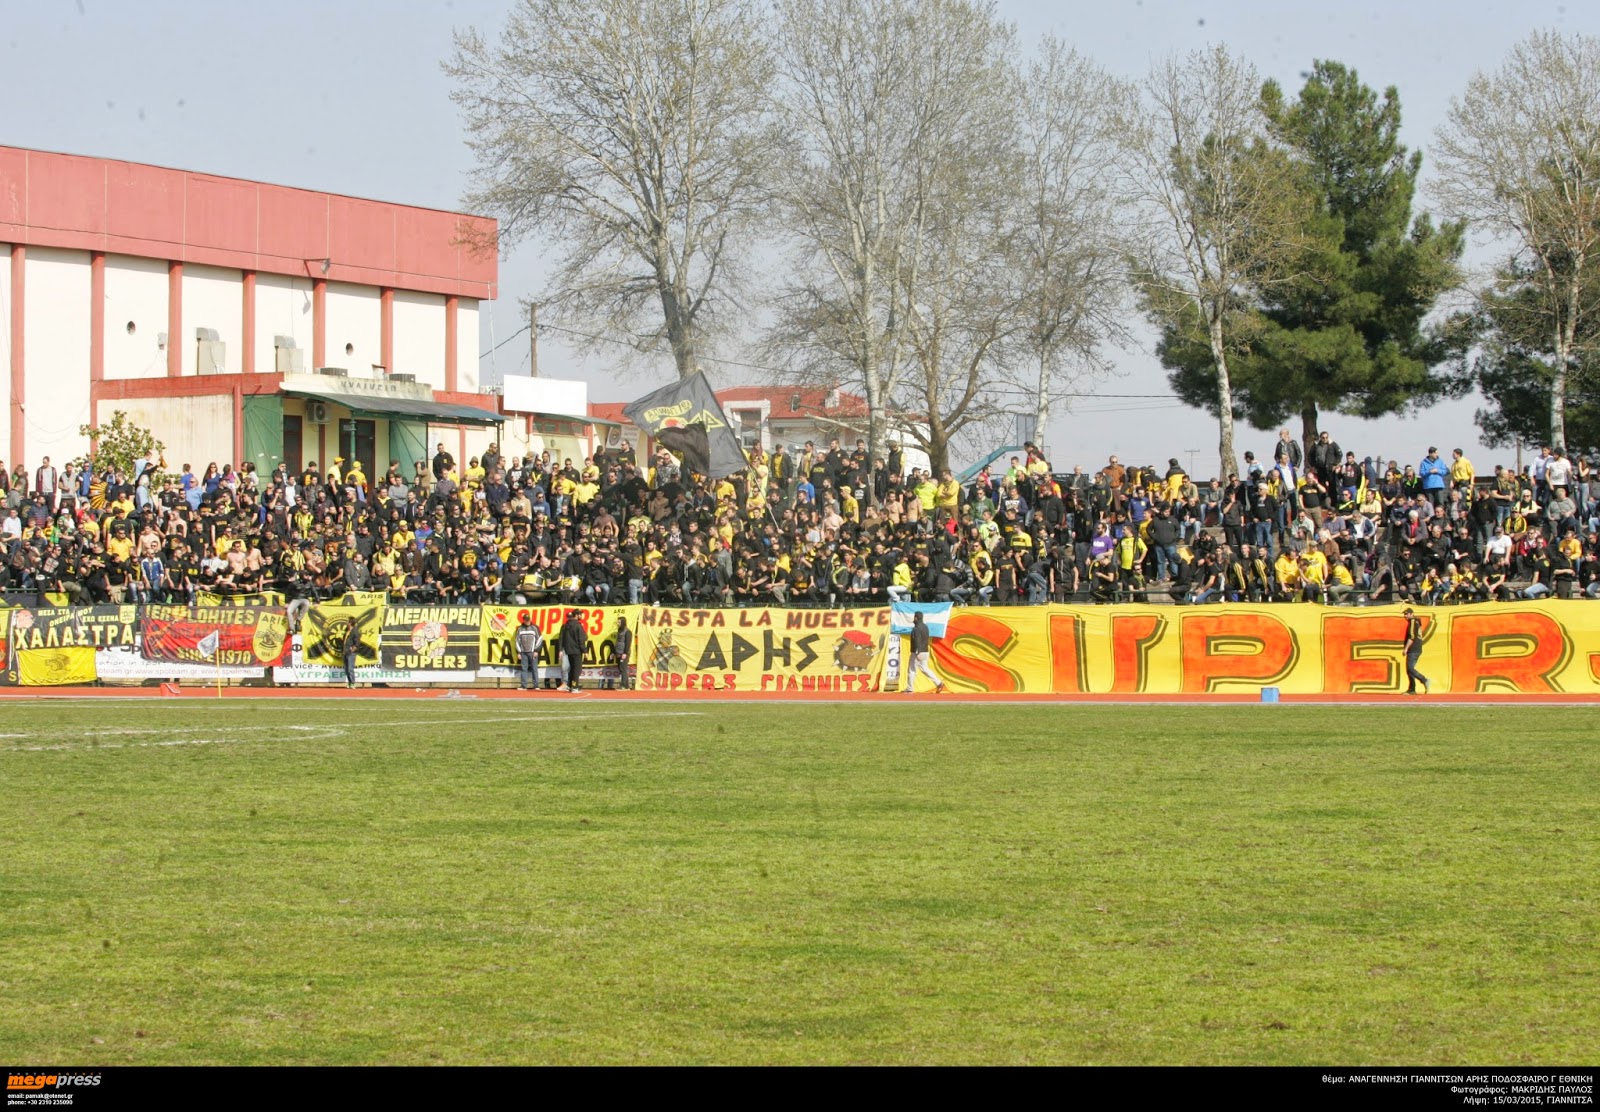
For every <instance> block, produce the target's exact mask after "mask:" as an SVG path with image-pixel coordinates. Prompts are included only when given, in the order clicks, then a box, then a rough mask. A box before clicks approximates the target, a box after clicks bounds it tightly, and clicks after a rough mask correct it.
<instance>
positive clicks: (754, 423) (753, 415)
mask: <svg viewBox="0 0 1600 1112" xmlns="http://www.w3.org/2000/svg"><path fill="white" fill-rule="evenodd" d="M734 416H735V417H736V418H737V419H738V421H739V443H740V444H741V445H742V446H743V447H744V448H745V450H746V451H749V450H750V449H751V448H754V447H755V446H756V445H758V444H760V443H761V411H760V410H759V409H739V410H735V411H734Z"/></svg>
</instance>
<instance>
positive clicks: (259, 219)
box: [0, 147, 502, 476]
mask: <svg viewBox="0 0 1600 1112" xmlns="http://www.w3.org/2000/svg"><path fill="white" fill-rule="evenodd" d="M495 236H496V225H495V222H494V221H493V220H489V219H486V218H483V217H475V216H466V215H462V214H459V213H453V212H442V211H438V210H434V209H423V208H416V207H412V206H407V205H395V204H388V203H385V202H381V201H370V200H362V199H358V198H353V197H343V196H338V195H335V194H328V193H316V192H312V191H309V190H303V189H293V188H289V187H286V186H278V185H267V184H263V183H259V182H251V181H241V180H238V179H233V178H220V177H215V176H212V175H209V174H200V173H194V172H191V171H186V170H171V169H165V168H162V167H156V166H144V165H139V164H135V163H127V162H116V161H111V160H106V159H97V158H84V157H79V156H75V155H64V154H54V153H49V152H43V151H30V150H22V149H19V148H15V147H0V375H4V376H5V382H6V392H7V396H8V397H9V399H10V402H11V408H10V420H9V421H8V422H5V423H0V460H4V462H5V464H6V466H7V467H8V468H9V467H15V466H16V465H17V464H18V463H19V462H20V463H23V464H25V465H27V466H28V468H29V470H30V472H31V471H32V470H33V469H34V468H35V467H36V466H37V465H38V463H39V461H40V460H41V458H42V457H44V456H49V457H50V458H51V460H52V462H53V463H55V464H56V465H58V466H59V465H60V464H62V463H64V462H66V461H67V460H69V459H76V458H81V457H83V456H84V455H86V454H87V453H88V450H89V444H88V442H87V441H86V439H85V438H84V437H83V436H81V435H80V434H79V432H78V429H79V426H81V425H87V424H97V423H99V422H101V421H104V420H108V419H109V418H110V416H111V414H112V412H113V411H115V410H119V409H120V410H124V411H126V412H127V413H128V415H129V416H130V417H131V418H132V419H133V420H134V421H135V422H136V423H139V424H142V425H145V426H148V427H149V428H151V429H152V430H153V431H154V432H155V434H156V436H157V437H158V438H159V439H160V440H162V441H164V442H165V443H166V445H167V451H166V456H167V461H168V463H169V465H171V466H172V467H174V468H176V467H177V466H178V465H179V464H180V463H189V464H191V465H193V467H194V468H195V470H196V471H203V470H204V468H205V466H206V465H207V464H208V463H211V462H216V463H218V464H219V465H220V464H222V463H226V462H233V463H235V464H236V465H237V464H240V463H243V462H245V461H250V462H253V463H254V464H255V465H256V467H257V469H258V470H261V471H270V470H271V469H272V467H274V466H276V465H277V464H278V463H280V462H282V463H284V464H286V465H288V466H290V467H293V468H296V469H298V468H300V467H301V466H302V465H303V464H305V463H307V462H310V461H312V460H315V461H317V462H318V463H319V464H321V465H323V466H324V467H325V466H326V465H327V464H328V463H329V462H330V461H331V460H332V459H333V458H334V457H335V456H344V457H346V458H350V457H355V458H358V459H360V460H361V461H362V462H363V464H364V465H365V466H366V467H367V468H368V474H369V476H370V475H372V474H373V473H374V472H377V473H380V474H381V473H382V471H383V470H384V469H385V468H386V467H387V465H388V462H389V460H391V459H399V460H400V461H401V463H402V465H404V466H405V467H406V469H407V471H408V472H409V470H410V465H411V462H412V461H413V460H415V459H420V458H425V457H427V456H429V455H431V454H432V451H433V450H434V446H435V444H437V443H438V442H440V441H443V442H444V443H445V444H446V445H447V446H448V447H449V448H450V449H451V451H452V452H455V453H457V454H458V455H459V456H462V457H465V456H467V455H468V454H476V452H477V451H478V450H481V447H482V446H483V445H485V444H487V443H488V441H489V440H491V439H494V438H495V437H496V436H497V435H498V432H497V428H496V426H497V425H498V423H499V422H500V421H501V419H502V418H501V415H500V414H499V412H498V406H497V404H496V400H495V399H494V398H493V397H489V396H485V395H482V394H480V393H479V388H478V342H479V341H478V306H479V303H480V302H481V301H483V300H485V299H492V298H493V297H494V296H495V292H496V290H495V284H496V278H497V256H496V248H495Z"/></svg>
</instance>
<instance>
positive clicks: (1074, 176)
mask: <svg viewBox="0 0 1600 1112" xmlns="http://www.w3.org/2000/svg"><path fill="white" fill-rule="evenodd" d="M1125 95H1126V94H1125V93H1124V92H1122V91H1121V90H1120V87H1119V85H1118V84H1117V82H1116V81H1115V80H1114V79H1113V78H1112V77H1111V76H1110V75H1109V74H1107V73H1106V72H1105V71H1104V70H1102V69H1101V68H1100V67H1099V66H1097V65H1095V64H1094V62H1092V61H1091V60H1090V59H1088V58H1086V57H1084V56H1083V55H1081V54H1079V53H1078V52H1077V51H1076V50H1073V49H1071V48H1070V47H1068V46H1066V45H1065V44H1064V43H1062V42H1061V41H1060V40H1059V39H1056V38H1055V37H1053V36H1046V37H1045V38H1044V40H1043V41H1042V42H1041V44H1040V48H1039V52H1038V54H1037V55H1036V57H1035V58H1034V59H1033V61H1032V62H1031V63H1030V64H1029V66H1028V70H1027V74H1026V78H1025V84H1024V86H1023V88H1022V96H1021V113H1020V116H1021V120H1020V123H1021V136H1020V139H1021V145H1022V151H1021V154H1022V158H1021V164H1020V170H1021V173H1020V175H1019V177H1018V180H1017V184H1018V186H1019V194H1020V196H1019V202H1020V203H1019V209H1018V213H1017V217H1016V230H1015V233H1014V236H1013V239H1012V247H1013V251H1012V254H1013V257H1014V263H1013V268H1012V274H1013V275H1014V277H1015V280H1016V282H1017V283H1019V293H1020V294H1021V298H1022V307H1023V311H1024V314H1025V319H1024V323H1023V327H1022V329H1021V331H1020V339H1021V345H1020V346H1021V348H1022V350H1023V352H1024V354H1025V355H1026V356H1027V359H1028V363H1029V365H1030V367H1031V369H1032V370H1033V372H1035V373H1034V374H1033V376H1032V381H1031V382H1030V383H1029V384H1028V385H1029V386H1030V387H1031V388H1032V391H1033V392H1034V393H1035V394H1036V398H1035V402H1034V408H1035V414H1036V417H1037V428H1038V430H1039V435H1040V436H1043V435H1044V433H1045V428H1046V426H1047V425H1048V424H1049V421H1050V395H1051V393H1052V392H1053V391H1054V390H1056V389H1059V388H1060V386H1061V385H1062V384H1063V382H1070V381H1073V379H1072V378H1069V373H1070V372H1073V371H1076V372H1078V373H1079V374H1080V375H1081V374H1084V373H1087V374H1098V373H1104V372H1105V371H1106V370H1107V369H1108V365H1107V364H1106V362H1105V360H1104V358H1103V356H1102V347H1103V345H1104V344H1105V343H1107V342H1113V343H1123V342H1126V341H1127V340H1128V339H1129V334H1128V330H1127V327H1126V325H1125V324H1124V317H1123V314H1122V312H1121V310H1122V309H1123V307H1124V306H1125V304H1126V299H1127V283H1126V271H1125V269H1124V267H1123V261H1124V246H1123V244H1122V242H1121V238H1120V233H1121V228H1122V223H1123V214H1122V213H1121V212H1120V211H1119V209H1120V207H1121V206H1120V203H1119V202H1120V200H1121V197H1120V195H1119V193H1118V191H1117V190H1116V188H1115V173H1114V169H1115V166H1116V155H1117V150H1116V143H1115V141H1114V132H1113V122H1112V121H1113V117H1112V110H1113V109H1114V108H1115V106H1116V104H1117V102H1118V100H1119V99H1120V98H1121V97H1125Z"/></svg>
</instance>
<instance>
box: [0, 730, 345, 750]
mask: <svg viewBox="0 0 1600 1112" xmlns="http://www.w3.org/2000/svg"><path fill="white" fill-rule="evenodd" d="M301 729H302V730H304V731H307V732H304V733H300V734H297V735H295V740H296V741H326V740H328V739H330V738H336V737H344V736H345V734H346V731H345V730H343V729H341V728H339V727H337V726H304V727H301ZM149 732H150V733H155V732H156V731H154V730H151V731H149ZM254 740H255V739H254V738H248V737H226V738H223V737H194V738H178V739H175V740H173V741H108V742H106V743H105V744H104V745H100V744H93V745H90V744H85V743H84V742H67V743H65V744H63V745H7V746H3V747H0V753H54V752H64V751H65V752H98V751H99V750H101V749H151V748H168V747H170V746H174V745H239V744H241V743H243V742H247V741H254Z"/></svg>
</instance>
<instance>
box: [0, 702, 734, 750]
mask: <svg viewBox="0 0 1600 1112" xmlns="http://www.w3.org/2000/svg"><path fill="white" fill-rule="evenodd" d="M704 716H705V712H704V711H654V712H648V713H643V712H641V713H623V714H603V715H596V714H527V715H512V716H495V717H486V718H470V717H460V716H458V717H455V718H409V719H400V720H392V721H379V722H344V723H337V724H331V725H323V726H306V725H273V726H149V727H123V728H119V729H112V730H89V731H86V732H84V733H83V734H82V735H81V736H83V737H86V738H98V737H142V736H148V735H150V734H168V735H170V734H175V733H208V734H222V733H229V734H252V733H253V734H259V733H267V732H275V733H283V734H289V735H291V736H290V737H289V738H287V739H285V740H291V741H326V740H328V739H330V738H336V737H345V736H347V735H348V734H349V733H350V731H351V730H353V729H357V728H359V727H363V726H377V727H387V728H391V729H392V728H394V727H397V726H447V725H448V726H462V725H471V726H487V725H493V724H496V723H499V722H565V721H581V720H590V721H593V720H596V719H601V720H609V719H612V718H701V717H704ZM51 736H55V735H54V732H52V731H39V732H35V733H26V734H0V738H5V739H19V738H20V739H28V738H38V737H51ZM256 740H265V739H257V738H249V737H230V738H217V737H205V738H175V739H172V740H168V741H129V742H106V743H105V744H99V743H92V744H85V743H83V742H77V741H74V742H65V743H61V744H57V745H7V746H0V753H45V752H60V751H68V750H81V749H142V748H149V747H156V746H159V747H167V746H174V745H233V744H238V743H241V742H247V741H256Z"/></svg>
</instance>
